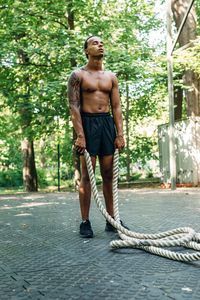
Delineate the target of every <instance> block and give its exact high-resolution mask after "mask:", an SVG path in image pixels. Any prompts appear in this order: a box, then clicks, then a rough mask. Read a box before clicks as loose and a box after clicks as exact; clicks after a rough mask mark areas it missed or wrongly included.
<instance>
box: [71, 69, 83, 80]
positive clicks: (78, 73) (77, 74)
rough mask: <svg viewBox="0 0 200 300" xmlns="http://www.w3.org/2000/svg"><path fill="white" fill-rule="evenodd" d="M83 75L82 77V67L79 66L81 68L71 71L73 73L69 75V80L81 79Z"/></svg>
mask: <svg viewBox="0 0 200 300" xmlns="http://www.w3.org/2000/svg"><path fill="white" fill-rule="evenodd" d="M81 77H82V75H81V69H80V68H79V69H75V70H73V71H72V72H71V74H70V75H69V80H72V79H73V80H78V81H79V80H81Z"/></svg>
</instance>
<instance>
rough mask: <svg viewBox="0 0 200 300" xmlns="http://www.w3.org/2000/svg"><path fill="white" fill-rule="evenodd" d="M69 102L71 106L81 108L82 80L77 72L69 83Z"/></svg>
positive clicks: (72, 75)
mask: <svg viewBox="0 0 200 300" xmlns="http://www.w3.org/2000/svg"><path fill="white" fill-rule="evenodd" d="M68 100H69V104H70V105H74V106H76V107H79V106H80V79H79V77H78V76H77V74H76V73H75V72H73V73H72V74H71V76H70V78H69V81H68Z"/></svg>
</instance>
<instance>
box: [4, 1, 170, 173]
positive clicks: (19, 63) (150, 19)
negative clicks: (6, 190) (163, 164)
mask: <svg viewBox="0 0 200 300" xmlns="http://www.w3.org/2000/svg"><path fill="white" fill-rule="evenodd" d="M0 3H1V4H0V20H1V23H0V43H1V53H0V63H1V69H0V97H1V100H0V101H1V102H0V104H1V116H2V118H1V120H0V127H1V129H2V131H1V132H2V134H1V137H0V141H1V144H0V147H1V149H2V154H1V157H0V161H1V169H2V168H3V167H6V168H11V166H12V167H13V168H21V167H22V161H21V159H20V158H19V157H20V155H21V150H20V141H21V139H22V138H24V137H25V138H28V139H29V140H30V141H36V143H35V145H36V146H35V147H36V163H37V168H39V167H40V166H41V149H40V146H39V145H40V144H39V142H40V140H41V138H42V139H43V140H44V141H45V146H44V148H43V151H44V153H45V157H46V167H49V168H50V165H51V164H52V165H54V166H56V163H57V154H56V149H57V144H58V143H59V144H60V145H61V159H62V164H63V166H65V168H66V169H68V175H69V174H71V169H72V168H71V166H72V152H71V146H72V138H73V134H72V124H71V121H70V117H69V108H68V103H67V96H66V95H67V81H68V77H69V74H70V73H71V72H72V69H73V68H77V67H80V66H82V65H84V64H86V62H87V60H86V57H85V55H84V52H83V43H84V41H85V39H86V38H87V37H88V36H90V35H98V36H101V38H102V39H103V40H104V42H105V53H106V54H105V58H104V66H105V68H106V69H109V70H111V71H113V72H114V73H115V74H116V75H117V77H118V81H119V88H120V95H121V102H122V108H123V114H124V116H125V115H126V97H125V95H126V86H127V84H128V86H129V97H130V99H129V100H130V105H129V129H130V156H131V162H132V163H133V162H136V161H137V160H142V162H143V163H145V162H146V161H147V160H148V159H150V158H152V157H153V158H156V156H157V140H156V139H157V135H156V126H157V125H158V124H159V122H160V123H162V122H163V121H166V120H167V119H166V110H167V105H166V95H167V89H166V85H167V73H166V62H165V60H164V59H163V57H162V56H159V57H158V56H157V52H156V51H157V49H155V47H153V46H152V43H150V32H151V30H152V29H153V30H154V31H155V30H157V29H159V28H160V27H162V26H163V21H161V20H159V19H158V18H157V16H156V13H155V12H154V5H155V1H152V0H140V1H138V0H137V1H136V0H133V1H130V2H128V1H125V0H121V1H114V0H108V1H105V0H91V1H86V0H59V1H57V0H56V1H46V0H40V1H39V0H30V1H27V0H25V1H22V0H8V1H6V3H5V2H4V1H2V0H1V2H0ZM72 16H73V18H74V29H71V28H72V26H70V24H71V22H72V19H71V17H72ZM159 47H160V49H159V51H160V52H161V53H162V51H163V45H160V46H159ZM72 61H76V67H75V65H74V67H73V66H72ZM8 120H9V121H8ZM141 127H143V128H147V130H148V129H149V128H151V129H149V132H151V134H149V132H148V133H147V132H145V131H141V130H139V128H141ZM152 128H153V129H152ZM5 132H6V133H5ZM12 149H16V151H13V150H12ZM125 157H126V151H124V153H123V155H122V159H121V164H122V166H125V164H126V163H125ZM41 174H42V173H41Z"/></svg>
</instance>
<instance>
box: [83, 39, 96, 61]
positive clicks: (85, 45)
mask: <svg viewBox="0 0 200 300" xmlns="http://www.w3.org/2000/svg"><path fill="white" fill-rule="evenodd" d="M93 36H96V35H91V36H89V38H87V40H86V41H85V43H84V50H86V49H87V46H88V40H89V39H91V38H92V37H93ZM86 57H87V58H88V55H87V54H86Z"/></svg>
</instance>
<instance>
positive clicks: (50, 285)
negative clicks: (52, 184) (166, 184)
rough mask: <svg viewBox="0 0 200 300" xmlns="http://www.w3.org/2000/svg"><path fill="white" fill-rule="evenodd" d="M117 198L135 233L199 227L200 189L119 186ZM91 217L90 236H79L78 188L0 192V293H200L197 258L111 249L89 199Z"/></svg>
mask: <svg viewBox="0 0 200 300" xmlns="http://www.w3.org/2000/svg"><path fill="white" fill-rule="evenodd" d="M119 199H120V200H119V201H120V204H119V209H120V216H121V219H122V220H123V221H124V222H125V224H126V225H128V226H129V227H130V229H131V230H133V231H136V232H141V233H155V232H160V231H166V230H169V229H173V228H177V227H182V226H190V227H192V228H194V230H195V231H196V232H200V222H199V220H200V219H199V216H200V189H191V188H188V189H178V190H176V191H174V192H172V191H170V190H160V189H134V190H120V191H119ZM90 220H91V222H92V226H93V230H94V233H95V238H93V239H83V238H80V237H79V223H80V212H79V201H78V195H77V193H72V192H66V193H47V194H42V193H32V194H27V193H24V194H13V195H0V299H1V300H7V299H8V300H13V299H25V300H28V299H34V300H42V299H45V300H51V299H63V300H68V299H83V300H86V299H92V300H93V299H94V300H99V299H106V300H109V299H114V300H115V299H116V300H117V299H119V300H120V299H128V300H129V299H153V300H157V299H176V300H179V299H180V300H183V299H190V300H191V299H200V261H198V262H193V263H182V262H176V261H172V260H169V259H166V258H162V257H159V256H155V255H152V254H150V253H146V252H143V251H142V250H139V249H118V250H111V249H110V245H109V242H110V241H111V240H113V239H115V238H117V234H113V233H106V232H105V231H104V228H105V220H104V218H103V217H102V216H101V215H100V213H99V211H98V209H97V207H96V204H95V203H94V202H92V207H91V216H90ZM175 250H177V251H179V250H180V249H175ZM181 251H185V250H183V249H181Z"/></svg>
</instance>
